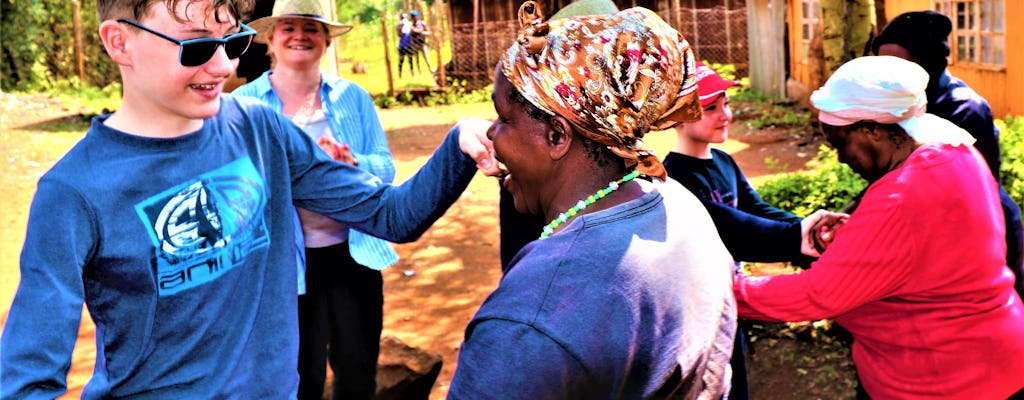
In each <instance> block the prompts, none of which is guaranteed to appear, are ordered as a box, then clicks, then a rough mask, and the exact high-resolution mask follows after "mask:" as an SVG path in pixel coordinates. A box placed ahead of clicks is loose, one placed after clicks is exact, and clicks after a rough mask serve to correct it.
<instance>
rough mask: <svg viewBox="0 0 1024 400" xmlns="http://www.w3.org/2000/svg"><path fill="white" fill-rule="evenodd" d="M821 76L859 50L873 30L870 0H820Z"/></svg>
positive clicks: (873, 21)
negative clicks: (822, 63) (822, 62)
mask: <svg viewBox="0 0 1024 400" xmlns="http://www.w3.org/2000/svg"><path fill="white" fill-rule="evenodd" d="M820 4H821V46H822V53H823V55H824V57H823V61H824V71H823V72H824V74H823V75H824V76H826V77H827V76H830V75H832V72H834V71H835V70H836V69H837V68H839V66H840V65H843V63H845V62H847V61H849V60H852V59H853V58H854V57H859V56H860V55H862V54H863V52H864V48H865V46H867V43H868V42H869V40H870V38H871V36H872V34H873V32H874V30H875V25H876V23H875V21H876V20H875V2H874V0H821V2H820Z"/></svg>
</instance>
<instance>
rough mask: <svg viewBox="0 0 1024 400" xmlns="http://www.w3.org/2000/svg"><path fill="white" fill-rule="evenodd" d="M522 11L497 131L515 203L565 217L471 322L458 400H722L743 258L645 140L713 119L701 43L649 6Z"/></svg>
mask: <svg viewBox="0 0 1024 400" xmlns="http://www.w3.org/2000/svg"><path fill="white" fill-rule="evenodd" d="M519 15H520V23H521V25H522V30H521V33H520V35H519V38H518V40H517V41H516V42H515V43H514V44H513V45H512V47H510V48H509V49H508V50H507V51H506V53H505V54H504V56H503V58H502V60H501V62H500V64H499V65H498V67H497V70H496V71H495V84H494V93H493V98H494V106H495V110H496V111H497V114H498V117H499V118H498V120H497V121H496V122H494V124H493V125H492V126H491V128H490V130H489V131H488V136H489V137H490V138H491V139H492V140H493V142H494V143H493V144H494V152H495V157H496V159H497V160H499V162H500V163H503V164H504V166H505V172H506V174H505V175H504V176H503V177H502V182H503V186H504V187H505V188H506V189H508V190H509V192H510V193H511V194H512V197H513V199H514V202H515V207H516V209H517V210H518V211H520V212H529V213H534V214H539V215H542V216H543V217H544V218H545V220H546V221H550V222H549V223H548V224H547V225H546V226H545V227H544V229H543V232H542V233H541V235H540V237H539V238H538V239H537V240H534V241H533V242H531V243H529V244H527V245H526V246H525V247H524V248H523V249H522V250H520V251H519V253H518V254H517V255H516V257H515V258H514V259H513V260H512V262H511V264H510V265H509V266H508V268H507V269H506V270H505V272H504V276H503V277H502V279H501V282H500V284H499V286H498V288H497V289H496V290H495V291H494V292H493V293H492V294H491V295H490V296H489V297H488V298H487V300H486V301H485V302H484V303H483V304H482V305H481V307H480V309H479V310H478V311H477V313H476V315H475V316H474V317H473V319H472V321H471V322H470V324H469V326H468V327H467V329H466V334H465V340H464V342H463V344H462V346H461V347H460V350H459V360H458V365H457V367H456V371H455V375H454V377H453V380H452V383H451V389H450V390H449V396H450V398H456V399H483V398H502V397H515V398H523V399H548V398H562V399H589V398H666V397H669V398H696V397H698V396H699V397H703V398H721V396H722V395H723V394H724V393H725V392H727V391H728V386H729V358H730V355H731V354H732V343H733V334H734V332H735V328H736V313H735V309H734V300H733V298H732V295H731V293H730V287H731V282H732V267H731V264H732V260H731V258H730V257H729V253H728V251H726V249H725V246H724V245H723V244H722V242H721V240H719V239H718V235H716V234H715V230H714V226H713V223H712V222H711V218H710V217H709V216H708V214H707V211H705V210H704V207H703V206H702V205H701V204H700V201H698V200H697V199H696V197H694V196H693V194H691V193H690V192H688V191H687V190H686V189H685V188H683V187H682V186H681V185H679V184H678V183H676V182H675V181H671V180H665V169H664V168H663V167H662V165H661V162H660V161H658V159H657V158H656V157H655V156H654V154H652V153H651V152H650V151H649V150H646V149H644V146H643V142H642V139H643V136H644V135H645V134H647V133H648V132H649V131H651V130H655V129H667V128H669V127H672V126H673V125H675V124H677V123H679V122H680V121H693V120H695V119H697V118H700V108H699V107H700V105H699V100H698V98H697V93H696V85H695V83H696V81H695V79H694V59H693V53H692V51H691V50H690V47H689V44H688V43H687V42H686V40H685V39H684V38H683V37H682V35H680V34H679V32H677V31H676V30H675V29H672V28H671V27H670V26H669V25H668V24H667V23H665V22H664V21H662V20H661V18H659V17H658V16H657V15H656V14H654V13H653V12H651V11H650V10H647V9H643V8H631V9H628V10H624V11H621V12H618V13H615V14H612V15H590V16H575V17H569V18H566V19H562V20H557V21H549V22H545V21H544V18H543V15H542V14H541V13H540V10H539V6H538V5H537V4H536V3H535V2H532V1H530V2H526V3H525V4H524V5H523V6H522V7H521V8H520V12H519ZM499 391H500V392H499Z"/></svg>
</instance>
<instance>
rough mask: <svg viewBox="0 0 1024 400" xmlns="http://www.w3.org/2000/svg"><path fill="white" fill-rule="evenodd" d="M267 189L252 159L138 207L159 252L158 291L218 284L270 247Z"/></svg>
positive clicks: (203, 176)
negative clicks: (256, 252) (254, 253)
mask: <svg viewBox="0 0 1024 400" xmlns="http://www.w3.org/2000/svg"><path fill="white" fill-rule="evenodd" d="M266 204H267V196H266V185H265V184H264V182H263V179H262V178H261V177H260V175H259V173H257V171H256V168H255V167H254V166H253V164H252V160H250V159H249V158H248V157H246V158H242V159H239V160H236V161H234V162H231V163H229V164H227V165H224V166H223V167H220V168H218V169H216V170H214V171H211V172H208V173H205V174H203V175H200V176H198V177H196V178H195V180H194V181H190V182H186V183H183V184H181V185H178V186H175V187H173V188H171V189H168V190H166V191H164V192H163V193H160V194H158V195H156V196H154V197H151V198H149V199H147V200H145V201H143V202H141V203H139V204H136V205H135V211H136V212H137V213H138V215H139V217H140V218H142V220H143V222H144V223H145V224H146V226H147V227H149V236H150V240H152V242H153V245H154V248H155V249H156V255H155V256H156V257H155V258H156V272H157V292H158V293H159V295H160V296H169V295H173V294H175V293H178V292H181V291H183V290H186V289H190V288H194V287H197V286H200V285H204V284H207V283H210V282H213V281H215V280H216V279H217V278H219V277H220V276H222V275H224V274H225V273H226V272H227V271H229V270H231V269H232V268H234V267H236V266H238V265H240V264H243V263H244V262H245V257H246V255H248V254H249V253H250V252H252V251H253V250H256V249H260V248H264V247H267V246H268V245H269V244H270V237H269V235H268V234H267V228H266V221H264V219H263V209H264V208H265V207H266Z"/></svg>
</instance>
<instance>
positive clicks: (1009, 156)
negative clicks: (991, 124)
mask: <svg viewBox="0 0 1024 400" xmlns="http://www.w3.org/2000/svg"><path fill="white" fill-rule="evenodd" d="M996 125H997V126H999V130H1000V132H999V146H1000V153H1001V154H1000V155H1001V156H1002V157H1003V163H1002V164H1001V165H1000V167H999V175H1000V178H1002V181H1003V188H1004V189H1006V192H1007V193H1009V194H1010V198H1012V199H1013V201H1015V202H1016V203H1017V205H1024V117H1013V116H1007V117H1006V120H998V119H997V120H996Z"/></svg>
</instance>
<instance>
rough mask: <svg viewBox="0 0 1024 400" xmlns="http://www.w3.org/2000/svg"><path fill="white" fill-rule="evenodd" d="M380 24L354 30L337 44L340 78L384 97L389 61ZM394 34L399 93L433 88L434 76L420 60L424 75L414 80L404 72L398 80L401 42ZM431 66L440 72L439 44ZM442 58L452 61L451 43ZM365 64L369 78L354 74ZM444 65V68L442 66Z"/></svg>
mask: <svg viewBox="0 0 1024 400" xmlns="http://www.w3.org/2000/svg"><path fill="white" fill-rule="evenodd" d="M380 31H381V25H380V23H379V22H378V23H373V24H361V25H357V26H356V27H355V28H353V29H352V31H351V32H349V33H347V34H345V35H344V36H341V37H339V38H338V39H337V41H336V47H337V51H338V60H339V64H338V75H340V76H342V77H344V78H345V79H348V80H351V81H353V82H355V83H356V84H358V85H359V86H362V87H363V88H364V89H366V91H368V92H370V94H372V95H382V94H386V93H387V92H388V81H387V79H388V74H387V63H386V61H385V56H384V53H385V47H384V39H383V38H382V37H381V32H380ZM393 33H394V32H393V31H389V32H388V46H387V52H388V54H390V55H391V71H392V79H394V81H393V85H394V88H395V90H396V91H397V90H402V89H414V88H430V87H432V86H433V80H432V78H431V75H430V72H429V71H428V69H427V68H426V65H423V62H422V61H423V60H422V59H421V60H420V67H421V70H422V71H421V72H420V73H418V74H416V76H411V74H409V73H408V71H407V70H405V69H404V68H403V71H402V78H399V77H398V51H397V48H398V41H397V40H398V38H397V37H395V35H394V34H393ZM429 49H430V53H428V56H429V57H430V65H431V66H432V67H434V68H437V67H438V65H437V47H436V42H434V43H431V46H430V48H429ZM441 58H442V60H443V63H447V62H449V61H450V60H451V58H452V57H451V46H448V45H447V42H446V43H444V45H443V46H441ZM356 62H361V63H363V64H364V66H365V67H366V73H365V74H355V73H353V72H352V64H353V63H356ZM442 65H443V64H442Z"/></svg>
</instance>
